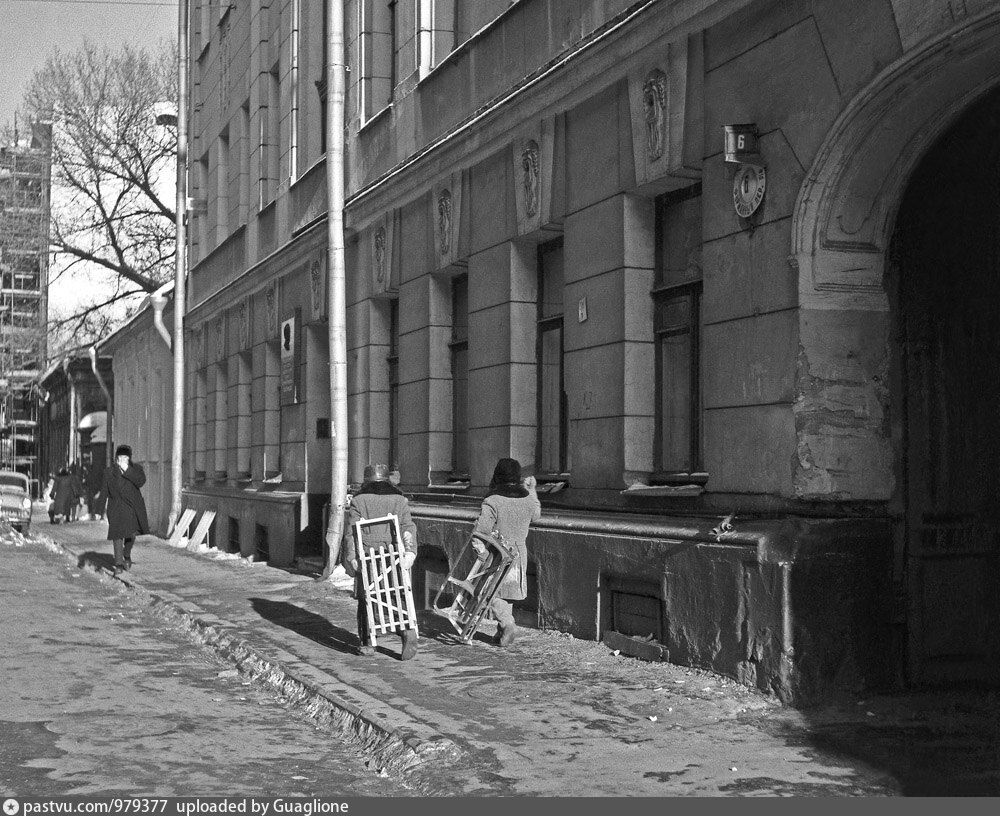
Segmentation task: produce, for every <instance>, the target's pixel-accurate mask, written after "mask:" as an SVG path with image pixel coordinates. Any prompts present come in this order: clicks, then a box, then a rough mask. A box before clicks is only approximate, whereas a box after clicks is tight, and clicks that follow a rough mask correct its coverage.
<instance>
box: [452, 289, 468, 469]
mask: <svg viewBox="0 0 1000 816" xmlns="http://www.w3.org/2000/svg"><path fill="white" fill-rule="evenodd" d="M449 348H450V349H451V434H452V436H451V438H452V442H451V470H452V474H454V475H456V476H459V475H461V476H464V475H466V474H467V473H468V472H469V276H468V275H460V276H458V277H457V278H455V279H454V281H452V284H451V343H450V344H449Z"/></svg>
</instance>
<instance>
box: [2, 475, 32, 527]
mask: <svg viewBox="0 0 1000 816" xmlns="http://www.w3.org/2000/svg"><path fill="white" fill-rule="evenodd" d="M0 515H2V517H3V518H5V519H7V521H9V522H10V524H11V526H12V527H13V528H14V529H15V530H17V531H18V532H20V533H22V534H27V532H28V528H29V527H31V491H30V483H29V482H28V477H27V476H25V475H24V474H23V473H18V472H17V471H14V470H0Z"/></svg>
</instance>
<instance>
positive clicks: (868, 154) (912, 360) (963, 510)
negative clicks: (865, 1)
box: [792, 9, 1000, 684]
mask: <svg viewBox="0 0 1000 816" xmlns="http://www.w3.org/2000/svg"><path fill="white" fill-rule="evenodd" d="M997 88H1000V11H998V10H996V9H993V10H991V11H989V12H987V13H983V14H980V15H979V16H977V17H975V18H970V19H967V20H966V21H965V22H963V23H961V24H959V25H955V26H953V27H952V28H950V29H949V30H947V31H942V32H941V33H940V35H939V36H936V37H934V38H928V39H926V40H924V41H922V42H920V43H919V44H917V45H915V46H914V47H913V48H912V49H911V50H910V51H908V52H907V53H905V54H904V55H903V56H902V57H901V58H900V59H899V60H898V61H897V62H896V63H894V64H893V65H890V66H889V67H887V68H886V69H884V70H883V71H882V72H881V73H880V74H879V75H878V76H877V77H876V78H875V79H873V80H872V82H871V83H870V84H869V85H868V87H866V88H865V89H864V90H863V91H862V92H861V93H859V94H858V95H857V96H856V97H855V98H854V99H853V100H852V101H851V102H850V103H849V105H848V106H847V107H846V108H845V110H844V111H843V113H842V114H841V115H840V117H839V118H838V120H837V121H836V122H835V124H834V126H833V127H832V128H831V129H830V132H829V134H828V136H827V138H826V140H825V141H824V143H823V145H822V146H821V148H820V150H819V151H818V153H817V156H816V158H815V160H814V162H813V164H812V166H811V167H810V169H809V172H808V173H807V175H806V180H805V181H804V183H803V185H802V188H801V190H800V192H799V197H798V200H797V202H796V210H795V212H794V215H793V223H792V259H793V261H794V263H795V264H796V265H797V268H798V272H799V315H800V323H799V327H800V333H799V336H800V353H799V367H798V374H797V393H796V400H795V403H794V406H793V411H794V415H795V429H796V436H797V446H798V457H797V462H796V463H795V468H794V474H793V479H794V484H795V490H796V494H797V495H798V496H801V497H802V498H807V499H810V500H812V501H824V500H825V501H830V502H838V503H845V502H850V503H855V502H857V503H859V505H855V506H861V504H863V505H864V506H867V507H868V508H870V512H871V513H872V514H874V515H879V514H883V513H888V514H890V515H891V516H892V517H893V519H894V523H895V528H896V535H895V536H894V540H889V541H883V540H875V539H874V538H873V540H872V542H871V546H876V547H883V546H884V547H887V548H891V549H892V550H893V552H894V554H895V556H896V558H895V564H894V572H893V579H894V586H895V593H894V598H893V607H894V608H893V622H894V624H895V626H896V627H897V631H898V632H899V634H900V637H899V643H900V646H901V648H900V650H899V658H900V659H899V664H900V668H901V672H900V676H901V678H902V679H904V680H905V681H907V682H909V683H913V684H925V683H942V682H954V681H963V680H975V681H988V682H991V683H994V684H995V683H998V682H1000V646H998V637H1000V635H998V634H997V630H998V629H1000V627H998V624H1000V619H998V610H1000V607H998V603H1000V602H998V599H997V596H1000V583H998V582H1000V578H998V575H997V571H998V556H997V548H998V529H1000V512H998V511H1000V505H998V504H997V501H998V499H997V495H998V493H1000V485H998V475H997V469H998V467H1000V457H998V454H1000V451H998V449H997V444H998V443H997V437H998V432H997V431H996V430H995V429H994V427H993V424H991V420H992V418H993V416H1000V391H998V390H997V387H996V386H995V385H993V384H992V383H991V384H990V385H988V386H987V385H984V384H983V383H984V382H985V380H987V379H990V378H994V379H995V378H996V375H995V372H996V369H997V362H996V361H997V360H998V359H1000V340H998V338H1000V334H998V331H997V329H996V327H995V324H997V323H1000V285H998V283H997V281H998V279H1000V267H998V265H997V262H996V259H997V257H998V256H1000V254H998V253H997V250H996V249H995V247H996V246H998V245H1000V244H998V242H1000V234H998V232H1000V229H998V224H1000V196H998V194H997V192H996V189H992V188H991V187H990V185H993V188H995V187H996V185H997V180H998V179H1000V158H998V154H997V151H996V149H995V148H994V146H993V145H990V144H988V141H989V138H990V137H988V136H986V133H987V132H989V133H991V134H992V139H993V140H994V142H998V141H1000V131H998V130H997V129H996V122H995V118H996V116H995V111H996V107H997V102H996V94H995V89H997ZM980 131H982V133H980ZM956 139H958V140H959V141H958V142H955V141H954V140H956ZM949 146H950V147H949ZM963 152H964V153H967V155H964V156H961V157H957V156H956V155H955V154H956V153H963ZM948 156H951V157H952V161H951V163H949V160H948V159H947V157H948ZM943 157H944V158H943ZM963 185H966V186H963ZM972 198H974V199H975V201H976V204H974V205H973V204H970V199H972ZM972 209H975V210H976V212H975V213H970V210H972ZM966 216H967V217H966ZM897 225H898V227H899V231H898V233H897ZM917 233H923V234H922V235H918V234H917ZM894 236H895V237H894ZM937 239H941V240H937ZM991 253H993V254H991ZM973 266H975V267H976V269H975V270H973V269H972V267H973ZM945 268H947V269H948V271H947V272H945V271H943V270H944V269H945ZM977 382H978V383H980V384H979V385H976V383H977ZM956 434H957V435H956ZM987 438H988V439H987Z"/></svg>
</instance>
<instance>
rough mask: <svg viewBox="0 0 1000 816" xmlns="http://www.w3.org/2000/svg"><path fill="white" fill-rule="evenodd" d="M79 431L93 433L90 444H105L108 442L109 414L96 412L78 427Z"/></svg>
mask: <svg viewBox="0 0 1000 816" xmlns="http://www.w3.org/2000/svg"><path fill="white" fill-rule="evenodd" d="M76 429H77V430H78V431H91V434H90V443H91V444H95V443H99V442H100V443H103V442H107V441H108V412H107V411H94V412H93V413H90V414H87V415H86V416H85V417H84V418H83V419H81V420H80V424H79V425H77V426H76Z"/></svg>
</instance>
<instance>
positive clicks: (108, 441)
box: [89, 346, 115, 465]
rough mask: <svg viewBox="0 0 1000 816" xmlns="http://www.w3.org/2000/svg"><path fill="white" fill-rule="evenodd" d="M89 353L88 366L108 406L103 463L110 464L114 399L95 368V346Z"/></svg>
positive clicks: (106, 410)
mask: <svg viewBox="0 0 1000 816" xmlns="http://www.w3.org/2000/svg"><path fill="white" fill-rule="evenodd" d="M89 353H90V368H91V370H92V371H93V372H94V376H95V377H97V382H98V384H99V385H100V386H101V390H102V391H103V392H104V399H105V401H106V402H107V405H108V407H107V408H106V409H105V413H106V414H107V419H106V420H105V423H104V433H105V436H106V439H105V440H104V447H105V449H106V451H107V458H106V459H105V461H104V464H106V465H110V464H111V444H112V441H111V440H112V435H111V431H112V427H113V426H112V421H111V420H112V418H113V417H114V414H115V404H114V401H113V400H112V399H111V391H109V390H108V385H107V383H105V382H104V378H103V377H102V376H101V372H100V371H98V370H97V346H91V347H90V350H89Z"/></svg>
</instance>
